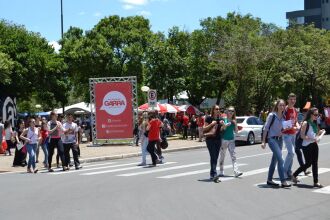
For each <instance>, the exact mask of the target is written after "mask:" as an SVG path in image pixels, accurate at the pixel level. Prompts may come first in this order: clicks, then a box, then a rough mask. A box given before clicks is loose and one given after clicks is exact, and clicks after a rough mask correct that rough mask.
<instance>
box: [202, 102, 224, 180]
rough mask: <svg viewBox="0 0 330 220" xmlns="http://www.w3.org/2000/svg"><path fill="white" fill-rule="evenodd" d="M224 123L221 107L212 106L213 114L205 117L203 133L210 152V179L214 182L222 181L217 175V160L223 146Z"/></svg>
mask: <svg viewBox="0 0 330 220" xmlns="http://www.w3.org/2000/svg"><path fill="white" fill-rule="evenodd" d="M223 125H224V121H223V119H222V118H221V117H220V107H219V106H218V105H215V106H213V107H212V110H211V116H208V117H206V118H205V123H204V127H203V133H204V136H205V140H206V146H207V149H208V151H209V154H210V166H211V169H210V179H211V180H213V181H214V182H216V183H218V182H220V179H219V176H218V175H217V162H218V157H219V153H220V147H221V138H222V137H221V133H220V131H221V126H223Z"/></svg>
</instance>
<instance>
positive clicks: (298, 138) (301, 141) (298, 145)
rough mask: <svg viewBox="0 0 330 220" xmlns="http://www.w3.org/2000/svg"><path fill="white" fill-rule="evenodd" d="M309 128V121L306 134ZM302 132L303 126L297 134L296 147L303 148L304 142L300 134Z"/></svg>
mask: <svg viewBox="0 0 330 220" xmlns="http://www.w3.org/2000/svg"><path fill="white" fill-rule="evenodd" d="M308 129H309V123H308V122H307V127H306V131H305V136H306V134H307V132H308ZM300 133H301V128H300V129H299V131H298V133H297V135H296V141H295V144H296V146H295V147H296V148H298V149H300V148H302V143H303V139H302V138H301V136H300Z"/></svg>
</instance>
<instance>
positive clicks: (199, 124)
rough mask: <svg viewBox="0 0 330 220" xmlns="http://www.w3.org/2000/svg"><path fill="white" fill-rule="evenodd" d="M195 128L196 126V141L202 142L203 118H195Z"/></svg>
mask: <svg viewBox="0 0 330 220" xmlns="http://www.w3.org/2000/svg"><path fill="white" fill-rule="evenodd" d="M197 126H198V141H199V142H202V141H203V126H204V116H203V115H201V114H200V115H199V116H198V118H197Z"/></svg>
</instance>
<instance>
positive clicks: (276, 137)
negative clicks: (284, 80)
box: [261, 99, 291, 188]
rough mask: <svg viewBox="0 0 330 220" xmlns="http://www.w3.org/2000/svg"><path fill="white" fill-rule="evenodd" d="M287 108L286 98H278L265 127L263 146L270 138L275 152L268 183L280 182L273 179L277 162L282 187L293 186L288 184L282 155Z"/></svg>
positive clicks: (271, 147) (276, 184) (272, 184)
mask: <svg viewBox="0 0 330 220" xmlns="http://www.w3.org/2000/svg"><path fill="white" fill-rule="evenodd" d="M284 109H285V102H284V100H282V99H280V100H278V101H277V102H276V103H275V105H274V108H273V111H272V112H271V113H270V114H269V115H268V117H267V120H266V123H265V127H264V128H263V137H262V144H261V147H262V148H263V149H265V147H266V138H267V140H268V145H269V148H270V149H271V151H272V152H273V156H272V160H271V163H270V165H269V171H268V178H267V185H269V186H274V187H278V186H279V184H278V183H275V182H274V181H273V175H274V171H275V167H276V164H277V171H278V175H279V177H280V180H281V187H282V188H284V187H291V184H288V183H287V182H286V180H285V176H284V160H283V157H282V147H283V138H282V130H283V125H282V122H283V121H284V119H283V111H284Z"/></svg>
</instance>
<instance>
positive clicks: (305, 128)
mask: <svg viewBox="0 0 330 220" xmlns="http://www.w3.org/2000/svg"><path fill="white" fill-rule="evenodd" d="M318 116H319V112H318V109H317V108H311V109H310V110H308V112H307V114H306V118H305V120H304V122H303V124H302V126H301V132H300V137H301V138H302V139H303V142H302V150H303V153H304V157H305V164H304V165H303V166H300V167H299V168H298V169H297V170H296V171H295V172H294V173H293V175H292V182H293V183H295V184H296V183H298V179H297V176H298V175H299V174H300V173H301V172H303V171H305V170H306V169H307V168H309V167H310V166H312V171H313V179H314V187H318V188H322V187H323V186H322V185H321V184H320V183H319V180H318V158H319V147H318V144H317V142H318V141H319V137H318V136H319V135H321V133H323V132H324V130H323V129H322V130H319V128H318V126H317V117H318Z"/></svg>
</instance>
